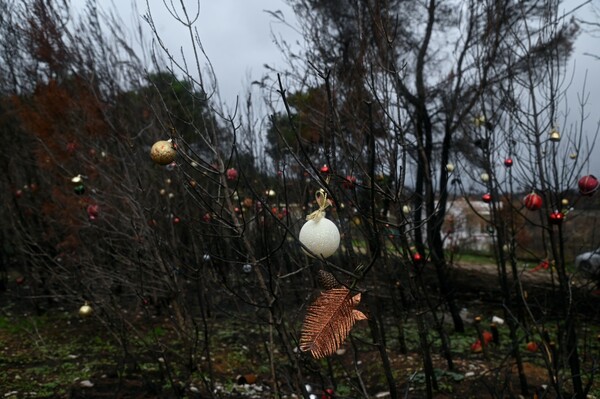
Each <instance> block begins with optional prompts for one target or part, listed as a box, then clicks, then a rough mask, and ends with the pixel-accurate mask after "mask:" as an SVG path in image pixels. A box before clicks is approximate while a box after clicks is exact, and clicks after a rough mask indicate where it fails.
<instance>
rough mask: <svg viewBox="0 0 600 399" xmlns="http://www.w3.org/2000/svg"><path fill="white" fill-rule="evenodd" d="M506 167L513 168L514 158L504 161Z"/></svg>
mask: <svg viewBox="0 0 600 399" xmlns="http://www.w3.org/2000/svg"><path fill="white" fill-rule="evenodd" d="M504 166H506V167H507V168H510V167H511V166H513V160H512V158H506V159H505V160H504Z"/></svg>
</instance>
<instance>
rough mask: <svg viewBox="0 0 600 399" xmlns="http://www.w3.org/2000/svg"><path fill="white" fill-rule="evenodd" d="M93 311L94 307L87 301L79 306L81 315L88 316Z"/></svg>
mask: <svg viewBox="0 0 600 399" xmlns="http://www.w3.org/2000/svg"><path fill="white" fill-rule="evenodd" d="M93 312H94V310H93V309H92V307H91V306H90V305H88V304H87V302H86V303H85V304H84V305H83V306H81V307H80V308H79V316H81V317H88V316H90V315H91V314H92V313H93Z"/></svg>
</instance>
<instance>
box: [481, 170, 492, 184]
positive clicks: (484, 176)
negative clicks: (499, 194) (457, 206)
mask: <svg viewBox="0 0 600 399" xmlns="http://www.w3.org/2000/svg"><path fill="white" fill-rule="evenodd" d="M479 177H481V181H483V182H488V181H490V175H488V174H487V173H485V172H483V173H482V174H481V176H479Z"/></svg>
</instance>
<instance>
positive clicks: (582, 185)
mask: <svg viewBox="0 0 600 399" xmlns="http://www.w3.org/2000/svg"><path fill="white" fill-rule="evenodd" d="M577 184H578V186H579V193H580V194H581V195H592V194H594V193H595V192H596V191H597V190H598V187H600V182H599V181H598V179H597V178H596V176H594V175H587V176H583V177H582V178H581V179H579V182H578V183H577Z"/></svg>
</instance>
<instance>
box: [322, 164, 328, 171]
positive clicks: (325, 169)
mask: <svg viewBox="0 0 600 399" xmlns="http://www.w3.org/2000/svg"><path fill="white" fill-rule="evenodd" d="M321 173H329V166H327V165H323V166H321Z"/></svg>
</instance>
